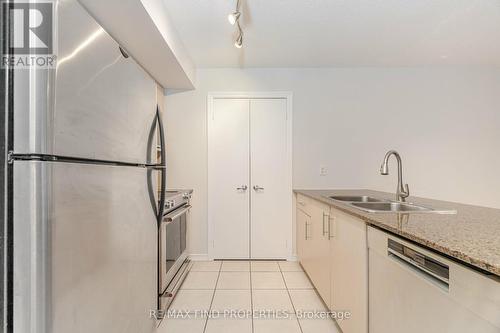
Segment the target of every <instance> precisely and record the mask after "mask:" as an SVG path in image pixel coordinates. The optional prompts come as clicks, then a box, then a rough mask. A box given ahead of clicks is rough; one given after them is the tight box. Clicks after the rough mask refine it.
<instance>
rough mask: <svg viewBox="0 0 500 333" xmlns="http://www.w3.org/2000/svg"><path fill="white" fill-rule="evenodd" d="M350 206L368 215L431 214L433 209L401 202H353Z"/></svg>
mask: <svg viewBox="0 0 500 333" xmlns="http://www.w3.org/2000/svg"><path fill="white" fill-rule="evenodd" d="M351 205H352V206H354V207H357V208H360V209H362V210H364V211H367V212H370V213H376V212H433V211H434V209H432V208H427V207H423V206H418V205H413V204H407V203H402V202H353V203H351Z"/></svg>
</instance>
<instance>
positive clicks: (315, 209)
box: [308, 200, 331, 304]
mask: <svg viewBox="0 0 500 333" xmlns="http://www.w3.org/2000/svg"><path fill="white" fill-rule="evenodd" d="M310 211H311V231H312V239H313V240H314V241H313V242H312V244H311V252H312V253H311V269H310V271H309V272H308V274H309V277H310V278H311V280H312V282H313V283H314V286H315V287H316V289H317V290H318V293H319V294H320V296H321V297H322V298H323V301H324V302H325V303H326V304H329V303H330V265H331V260H330V240H329V239H328V219H329V214H330V207H329V206H328V205H325V204H323V203H321V202H319V201H316V200H311V209H310Z"/></svg>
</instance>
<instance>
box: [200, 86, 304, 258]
mask: <svg viewBox="0 0 500 333" xmlns="http://www.w3.org/2000/svg"><path fill="white" fill-rule="evenodd" d="M292 97H293V94H292V92H291V91H274V92H241V91H240V92H238V91H236V92H209V93H208V96H207V115H206V117H207V118H206V120H207V163H208V166H207V219H208V226H207V227H208V230H207V231H208V232H207V254H208V259H209V260H214V259H215V258H214V251H213V239H214V237H213V236H214V225H213V219H212V216H213V213H212V210H213V208H212V207H213V198H214V197H215V195H216V190H215V186H214V184H212V179H211V175H212V174H213V172H212V171H213V165H214V163H213V162H214V161H213V158H212V157H213V154H212V139H211V138H212V135H213V129H212V126H211V121H210V120H211V117H212V115H213V111H214V100H216V99H284V100H286V121H287V125H286V127H287V130H286V150H287V151H286V155H287V165H288V167H287V169H286V173H287V177H286V178H287V184H286V187H287V189H288V192H289V198H288V200H287V201H288V203H287V206H288V209H287V213H286V214H287V216H286V219H287V220H289V221H290V225H289V228H288V230H287V248H288V258H286V259H288V260H294V258H295V256H294V255H293V216H292V210H293V209H292V207H293V205H292V204H293V189H292V124H293V122H292ZM249 186H250V184H249ZM250 255H251V253H250Z"/></svg>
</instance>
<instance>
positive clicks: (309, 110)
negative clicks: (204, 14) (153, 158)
mask: <svg viewBox="0 0 500 333" xmlns="http://www.w3.org/2000/svg"><path fill="white" fill-rule="evenodd" d="M276 90H279V91H292V92H293V122H294V124H293V154H294V156H293V186H294V188H318V189H320V188H323V189H328V188H369V189H377V190H383V191H388V192H394V191H395V189H396V181H397V179H396V177H397V175H396V174H397V173H396V168H395V161H391V165H390V171H391V174H390V175H389V176H381V175H380V174H379V166H380V163H381V161H382V158H383V157H384V154H385V152H386V151H387V150H389V149H396V150H398V151H399V152H400V153H401V155H402V158H403V167H404V180H405V181H406V182H407V183H408V184H409V185H410V191H411V193H412V195H417V196H424V197H429V198H436V199H442V200H447V201H457V202H464V203H471V204H477V205H483V206H491V207H497V208H500V177H499V176H498V172H499V171H500V149H499V148H500V69H492V68H479V69H478V68H476V69H473V68H391V69H389V68H357V69H350V68H345V69H324V68H317V69H245V70H242V69H202V70H199V71H198V84H197V89H196V90H195V91H190V92H183V93H176V94H171V95H169V96H167V98H166V121H165V122H166V133H167V151H168V167H169V173H168V175H169V177H168V185H169V186H170V187H184V188H193V189H194V198H193V206H194V209H193V212H192V220H191V228H190V232H189V242H190V246H189V247H190V251H191V253H193V254H205V253H206V252H207V218H206V214H207V213H206V212H207V197H206V195H207V129H206V98H207V93H208V92H219V91H276ZM322 164H323V165H325V166H327V167H328V175H327V176H320V175H319V167H320V165H322Z"/></svg>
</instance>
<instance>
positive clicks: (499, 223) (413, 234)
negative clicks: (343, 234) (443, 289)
mask: <svg viewBox="0 0 500 333" xmlns="http://www.w3.org/2000/svg"><path fill="white" fill-rule="evenodd" d="M294 192H296V193H300V194H303V195H305V196H308V197H310V198H313V199H316V200H319V201H322V202H324V203H326V204H328V205H330V206H333V207H335V208H337V209H339V210H341V211H343V212H346V213H348V214H350V215H353V216H355V217H358V218H360V219H362V220H364V221H365V222H366V223H368V224H369V225H373V226H377V227H379V228H381V229H384V230H387V231H389V232H392V233H394V234H397V235H399V236H401V237H403V238H406V239H409V240H412V241H414V242H416V243H418V244H422V245H424V246H427V247H428V248H431V249H433V250H435V251H437V252H440V253H443V254H446V255H448V256H450V257H453V258H455V259H458V260H459V261H462V262H465V263H467V264H470V265H472V266H475V267H478V268H480V269H482V270H484V271H487V272H490V273H492V274H495V275H497V276H500V209H493V208H485V207H478V206H471V205H465V204H459V203H452V202H447V201H439V200H431V199H425V198H418V197H409V198H407V202H409V203H415V204H420V205H423V206H426V207H430V208H434V209H437V210H456V211H457V213H456V214H435V213H368V212H365V211H362V210H359V209H356V208H354V207H351V206H348V205H346V204H345V203H342V202H338V201H334V200H331V199H329V198H328V196H330V195H369V196H371V197H375V198H380V199H389V200H395V194H394V193H386V192H378V191H371V190H294Z"/></svg>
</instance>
